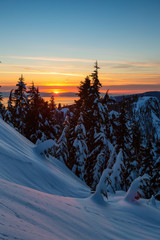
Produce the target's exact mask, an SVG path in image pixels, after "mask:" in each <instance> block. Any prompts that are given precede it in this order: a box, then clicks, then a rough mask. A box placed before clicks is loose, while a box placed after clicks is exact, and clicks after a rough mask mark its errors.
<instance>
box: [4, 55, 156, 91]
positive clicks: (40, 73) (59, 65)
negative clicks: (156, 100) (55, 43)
mask: <svg viewBox="0 0 160 240" xmlns="http://www.w3.org/2000/svg"><path fill="white" fill-rule="evenodd" d="M0 59H1V64H0V85H1V86H2V88H1V91H2V92H3V91H10V90H11V89H12V88H15V85H16V83H17V81H18V78H19V77H20V75H21V74H23V76H24V79H25V82H26V83H27V86H29V85H30V84H31V82H32V81H34V83H35V85H36V86H39V88H40V91H41V92H57V93H58V92H60V93H61V92H77V91H78V89H77V87H78V86H79V84H80V82H81V81H83V80H84V78H85V77H86V76H87V75H90V74H91V72H92V71H93V66H94V62H95V60H88V59H72V58H71V59H70V58H55V57H52V58H44V57H19V56H1V57H0ZM98 63H99V66H100V70H99V79H100V81H101V83H102V86H103V87H102V89H101V91H102V92H105V91H106V90H107V89H109V90H110V93H111V94H129V93H139V92H144V91H155V90H157V91H158V90H160V65H159V63H158V62H127V61H107V60H99V61H98Z"/></svg>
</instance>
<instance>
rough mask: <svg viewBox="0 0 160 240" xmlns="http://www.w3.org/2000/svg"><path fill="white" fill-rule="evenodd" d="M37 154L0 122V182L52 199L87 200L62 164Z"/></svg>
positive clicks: (85, 191) (78, 182)
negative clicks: (72, 198) (16, 185)
mask: <svg viewBox="0 0 160 240" xmlns="http://www.w3.org/2000/svg"><path fill="white" fill-rule="evenodd" d="M38 150H39V149H38V147H37V146H36V145H34V144H33V143H31V142H30V141H29V140H27V139H26V138H25V137H23V136H22V135H21V134H19V133H18V132H17V131H16V130H14V129H13V128H11V127H10V126H9V125H8V124H6V123H5V122H4V121H3V120H1V119H0V178H1V179H3V180H7V181H9V182H13V183H16V184H20V185H23V186H26V187H30V188H33V189H36V190H39V191H41V192H46V193H52V194H56V195H62V196H72V197H81V196H82V197H83V196H88V194H89V188H88V187H86V185H85V184H84V183H83V182H82V181H81V180H80V179H79V178H77V177H76V176H75V175H74V174H73V173H72V172H71V171H69V169H68V168H67V167H66V166H65V165H64V164H63V163H61V162H60V161H58V160H57V159H55V158H53V157H50V158H47V157H46V156H44V155H41V154H40V153H39V151H38Z"/></svg>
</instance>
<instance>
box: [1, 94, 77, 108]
mask: <svg viewBox="0 0 160 240" xmlns="http://www.w3.org/2000/svg"><path fill="white" fill-rule="evenodd" d="M43 99H44V100H45V101H49V100H50V97H43ZM54 100H55V104H56V105H57V106H58V104H59V103H61V105H62V106H64V105H71V104H74V100H78V97H57V96H55V97H54ZM7 102H8V97H4V98H3V104H4V105H5V106H6V105H7Z"/></svg>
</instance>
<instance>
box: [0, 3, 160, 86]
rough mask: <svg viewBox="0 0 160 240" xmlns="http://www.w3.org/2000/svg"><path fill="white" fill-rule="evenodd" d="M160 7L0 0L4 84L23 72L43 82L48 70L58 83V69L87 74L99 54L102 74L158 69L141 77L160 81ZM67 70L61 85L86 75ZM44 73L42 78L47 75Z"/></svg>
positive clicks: (0, 73)
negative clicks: (40, 74) (39, 74)
mask: <svg viewBox="0 0 160 240" xmlns="http://www.w3.org/2000/svg"><path fill="white" fill-rule="evenodd" d="M159 13H160V1H159V0H139V1H137V0H135V1H129V0H128V1H127V0H112V1H111V0H105V1H104V0H99V1H94V0H92V1H90V0H86V1H83V0H82V1H78V0H77V1H70V0H68V1H64V0H63V1H60V0H59V1H56V0H43V1H42V0H39V1H37V0H34V1H33V0H32V1H30V0H27V1H26V0H5V1H0V29H1V38H0V43H1V44H0V60H1V61H2V64H1V65H0V84H1V85H4V84H5V83H7V81H8V79H11V78H12V79H13V81H15V79H17V77H18V76H19V74H20V73H22V72H23V74H26V79H28V81H29V82H31V81H32V80H35V82H36V83H37V84H38V80H37V79H38V76H37V75H38V72H39V73H40V71H45V72H46V75H45V74H43V80H44V79H46V80H45V82H46V83H47V84H52V82H53V86H54V84H55V80H54V79H55V78H56V82H58V81H60V80H59V78H58V77H57V75H56V74H55V73H57V72H58V73H63V74H65V73H66V74H77V75H78V74H79V73H80V74H82V75H81V78H82V77H84V76H85V74H88V73H90V72H91V71H92V70H93V61H95V60H96V59H97V60H98V61H99V64H100V66H101V70H100V73H101V74H102V73H103V74H109V73H111V74H112V75H113V74H142V75H144V74H150V75H155V74H156V76H154V77H153V78H152V77H150V75H148V76H149V77H148V76H146V78H144V77H143V80H142V78H140V77H138V78H137V80H136V81H135V84H138V82H139V81H140V84H142V83H143V84H144V85H145V79H146V84H152V83H153V84H155V85H156V84H158V81H159V82H160V80H159V79H160V76H157V75H159V74H160V47H159V43H160V14H159ZM27 57H29V58H30V59H26V58H27ZM34 58H35V59H34ZM38 58H41V60H40V59H38ZM46 58H51V59H52V60H46ZM42 59H43V60H42ZM53 59H54V60H53ZM55 59H62V61H59V60H58V61H57V60H55ZM65 59H66V61H65ZM67 59H71V60H72V61H67ZM75 59H84V60H86V61H79V62H77V61H74V60H75ZM87 60H89V61H88V62H87ZM5 65H6V66H5ZM8 66H9V67H8ZM32 68H33V69H32ZM51 68H52V69H53V71H50V70H49V69H51ZM27 69H28V70H27ZM22 70H23V71H22ZM34 70H37V71H35V72H34ZM31 71H32V73H33V72H34V74H31ZM48 72H49V74H48ZM36 73H37V75H36ZM52 73H53V74H52ZM47 74H48V75H49V77H48V76H47ZM50 75H52V76H50ZM35 76H36V77H35ZM62 76H64V75H61V81H60V85H62V82H63V81H64V83H65V82H66V81H68V84H70V85H73V82H75V83H76V84H77V85H78V84H79V82H80V80H82V79H81V78H80V77H79V78H77V79H76V76H74V75H73V76H72V80H71V79H69V77H68V76H67V75H66V76H67V77H65V78H63V79H62ZM73 77H75V78H74V79H73ZM102 77H103V78H104V82H103V85H108V84H110V85H113V84H114V85H116V84H117V85H124V84H125V85H126V84H128V85H131V84H134V79H133V78H130V77H128V79H126V80H125V81H124V79H121V80H122V81H121V80H120V78H119V77H118V79H119V81H117V83H116V78H114V81H109V78H110V79H111V80H112V77H111V75H110V76H108V81H107V78H106V77H105V76H104V75H102ZM155 77H156V80H155ZM39 79H40V81H41V84H42V82H43V80H42V76H40V77H39ZM66 79H67V80H66ZM105 79H106V80H105ZM140 79H141V80H140ZM127 81H128V82H127ZM8 83H9V84H11V83H12V80H10V82H8ZM57 84H58V83H57ZM151 90H152V89H151ZM159 90H160V89H159Z"/></svg>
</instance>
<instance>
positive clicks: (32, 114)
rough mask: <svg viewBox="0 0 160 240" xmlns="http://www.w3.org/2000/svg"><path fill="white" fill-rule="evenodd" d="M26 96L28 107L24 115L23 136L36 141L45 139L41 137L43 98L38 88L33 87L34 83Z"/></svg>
mask: <svg viewBox="0 0 160 240" xmlns="http://www.w3.org/2000/svg"><path fill="white" fill-rule="evenodd" d="M28 97H29V99H30V102H29V108H28V111H27V115H26V130H25V136H26V137H27V138H29V139H30V140H31V141H32V142H34V143H35V142H36V141H37V139H40V140H41V139H42V138H43V140H46V138H44V137H43V131H42V128H43V123H44V119H43V116H42V110H43V108H44V100H43V99H42V98H41V96H40V93H39V89H38V88H35V87H34V83H32V86H31V87H30V90H29V91H28Z"/></svg>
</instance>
